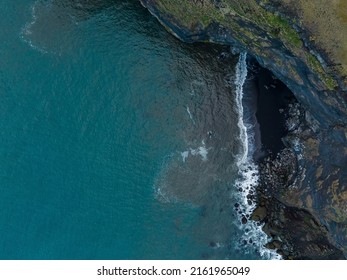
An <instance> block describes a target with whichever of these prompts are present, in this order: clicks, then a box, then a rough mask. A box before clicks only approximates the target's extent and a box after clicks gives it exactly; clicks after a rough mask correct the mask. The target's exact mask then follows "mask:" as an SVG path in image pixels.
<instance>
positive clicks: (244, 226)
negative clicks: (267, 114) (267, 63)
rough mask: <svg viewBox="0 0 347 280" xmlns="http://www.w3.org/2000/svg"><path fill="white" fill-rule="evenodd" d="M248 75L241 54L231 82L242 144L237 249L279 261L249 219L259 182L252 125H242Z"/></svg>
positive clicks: (245, 60) (255, 224) (245, 55)
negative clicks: (232, 82)
mask: <svg viewBox="0 0 347 280" xmlns="http://www.w3.org/2000/svg"><path fill="white" fill-rule="evenodd" d="M247 75H248V70H247V53H246V52H243V53H241V54H240V56H239V61H238V63H237V64H236V74H235V80H234V85H235V93H236V106H237V110H238V114H239V118H238V127H239V129H240V136H239V137H240V142H241V152H240V153H239V155H238V159H237V166H238V170H239V174H238V175H239V178H238V179H237V180H236V183H235V186H236V189H237V200H238V201H239V206H238V207H239V209H238V210H239V211H238V226H239V228H240V229H241V230H242V232H243V236H242V240H240V244H238V245H237V246H244V247H242V249H243V250H244V249H246V250H247V249H248V250H247V251H254V250H255V249H256V250H257V251H258V252H259V254H260V255H261V257H262V258H264V259H281V256H280V255H279V254H277V253H276V251H275V250H271V249H267V248H266V247H265V245H266V243H268V242H269V241H270V240H271V239H270V238H269V237H268V236H267V235H266V233H265V232H263V230H262V226H263V225H262V224H259V223H257V222H255V221H253V220H251V219H250V216H251V215H252V213H253V211H254V209H255V207H256V205H255V201H254V198H253V199H252V197H254V196H255V194H256V187H257V186H258V183H259V169H258V166H257V164H256V163H255V162H254V160H253V153H252V150H253V148H252V147H251V145H254V139H253V138H254V131H253V127H254V125H252V124H248V123H246V122H245V114H244V107H243V102H242V101H243V96H244V91H243V89H244V85H245V83H246V80H247ZM240 249H241V248H240Z"/></svg>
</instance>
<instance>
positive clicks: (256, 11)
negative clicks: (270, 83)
mask: <svg viewBox="0 0 347 280" xmlns="http://www.w3.org/2000/svg"><path fill="white" fill-rule="evenodd" d="M141 2H142V4H143V5H144V6H145V7H147V8H148V9H149V11H150V12H151V13H152V14H153V15H155V16H156V17H157V18H158V19H159V21H160V22H161V23H162V24H163V25H164V26H165V27H166V28H167V29H168V30H169V31H170V32H172V33H173V34H174V35H176V36H177V37H179V38H180V39H182V40H184V41H187V42H195V41H203V42H215V43H219V44H227V45H231V46H232V47H233V48H235V49H237V50H238V51H247V52H248V53H249V54H251V55H252V56H254V57H255V58H256V59H257V60H258V62H259V63H260V64H261V65H262V66H264V67H265V68H268V69H270V70H271V71H272V72H273V73H275V74H276V76H277V77H278V78H280V79H281V80H282V81H283V82H284V83H285V84H286V85H287V86H288V87H289V88H290V89H291V91H292V92H293V93H294V94H295V96H296V98H297V100H298V101H299V102H300V104H301V105H302V107H303V108H304V111H305V113H304V115H303V117H302V121H301V124H300V125H299V126H298V127H297V128H296V129H295V130H293V131H290V133H289V134H288V136H287V137H286V140H285V141H286V145H287V147H288V148H290V149H291V150H292V152H293V153H294V154H296V155H298V154H300V155H302V157H298V156H297V161H298V162H297V166H296V168H295V172H296V175H297V176H296V179H295V182H291V183H290V184H288V183H284V184H282V185H281V187H279V188H278V189H280V191H278V190H276V191H274V192H273V193H272V194H271V196H272V198H273V199H276V201H278V202H279V203H280V204H281V205H283V206H284V207H290V209H298V211H299V210H300V211H304V212H305V213H308V214H307V215H311V216H312V219H313V220H314V224H318V225H319V228H320V230H321V231H322V232H324V235H325V236H326V238H327V240H329V242H330V243H331V244H332V245H333V246H335V247H337V248H339V249H341V250H343V251H344V254H345V256H346V255H347V174H346V172H347V171H346V169H347V168H346V167H347V148H346V143H347V140H346V139H347V129H346V124H347V106H346V103H347V2H346V1H344V0H333V1H329V4H327V2H326V1H325V0H314V1H313V0H312V1H307V0H243V1H240V0H181V1H172V0H141ZM292 171H293V170H292ZM300 213H301V212H300ZM300 215H301V214H300ZM305 215H306V214H305ZM288 216H290V215H288ZM292 216H293V215H292ZM294 216H295V215H294ZM305 217H306V216H305ZM305 219H306V220H305ZM305 219H303V221H304V222H307V217H306V218H305ZM306 224H307V223H306ZM307 228H308V227H307ZM287 232H288V230H287ZM304 235H305V225H303V233H302V236H304ZM311 235H312V234H311ZM302 236H301V238H306V239H308V240H309V237H307V236H306V237H302ZM289 239H290V238H289ZM299 257H300V256H299ZM301 257H304V256H301ZM323 257H324V256H323V255H322V258H323Z"/></svg>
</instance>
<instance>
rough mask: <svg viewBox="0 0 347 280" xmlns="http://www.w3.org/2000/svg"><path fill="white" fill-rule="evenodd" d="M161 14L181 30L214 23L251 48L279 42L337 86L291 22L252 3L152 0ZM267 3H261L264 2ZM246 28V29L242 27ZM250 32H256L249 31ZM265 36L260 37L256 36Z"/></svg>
mask: <svg viewBox="0 0 347 280" xmlns="http://www.w3.org/2000/svg"><path fill="white" fill-rule="evenodd" d="M155 2H156V4H157V6H158V8H159V10H160V12H161V13H163V14H166V15H168V16H169V17H173V18H174V19H175V21H176V22H177V24H178V25H180V26H181V27H185V28H188V29H190V30H194V29H196V28H207V27H208V26H209V25H210V24H211V23H213V22H216V23H218V24H220V25H221V26H224V27H226V28H228V29H230V30H233V31H234V33H236V34H237V35H235V37H236V39H237V40H239V41H240V42H241V43H242V44H244V45H247V46H249V47H250V48H251V49H258V48H260V47H261V45H262V43H264V42H265V41H267V40H268V41H269V45H271V43H270V41H271V40H274V39H276V40H279V41H281V42H282V43H283V44H284V45H285V47H286V48H287V49H288V50H289V51H291V52H292V53H293V54H294V55H295V56H298V57H302V59H303V60H304V61H306V63H307V65H308V66H309V67H310V68H311V69H312V71H313V72H315V73H317V74H318V75H319V77H320V79H321V80H322V81H323V83H324V84H325V86H326V88H327V89H329V90H334V89H335V88H336V87H337V82H336V81H335V79H334V78H333V77H332V76H331V75H329V74H328V73H327V72H326V71H325V69H324V67H323V66H322V65H321V63H320V62H319V60H318V59H317V58H316V57H315V56H313V55H312V54H311V53H310V52H309V51H308V50H307V49H306V48H304V47H303V46H304V45H303V42H302V40H301V38H300V34H299V33H298V32H297V31H296V30H295V29H294V28H293V26H292V24H291V22H288V20H287V19H286V18H283V17H282V16H281V15H279V14H275V13H271V12H269V11H268V10H266V9H265V8H264V7H263V5H259V3H258V1H256V0H243V1H240V0H220V1H211V0H181V1H172V0H155ZM267 2H268V1H262V3H263V4H264V3H267ZM246 26H247V27H246ZM252 26H253V27H254V30H257V32H253V31H254V30H252ZM259 30H262V31H263V34H267V35H268V36H269V38H264V36H262V35H261V34H260V33H259Z"/></svg>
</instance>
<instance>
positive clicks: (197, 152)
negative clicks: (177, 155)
mask: <svg viewBox="0 0 347 280" xmlns="http://www.w3.org/2000/svg"><path fill="white" fill-rule="evenodd" d="M209 149H210V148H206V144H205V141H204V140H202V141H201V146H200V147H197V148H196V149H193V148H189V150H187V151H184V152H181V156H182V161H183V162H185V161H186V159H187V158H188V157H189V156H190V155H191V156H200V157H201V159H202V160H203V161H207V155H208V150H209Z"/></svg>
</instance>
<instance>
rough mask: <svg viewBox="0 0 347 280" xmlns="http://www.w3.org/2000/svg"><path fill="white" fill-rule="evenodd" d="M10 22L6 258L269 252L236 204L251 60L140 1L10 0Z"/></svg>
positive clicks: (1, 51) (2, 189)
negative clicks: (242, 89) (240, 84)
mask: <svg viewBox="0 0 347 280" xmlns="http://www.w3.org/2000/svg"><path fill="white" fill-rule="evenodd" d="M0 26H1V28H0V42H1V43H0V193H1V194H0V205H1V211H0V233H1V234H0V258H1V259H216V258H217V259H224V258H231V259H248V258H251V259H254V258H256V259H258V258H262V256H261V255H260V253H259V248H258V247H257V246H253V247H252V246H250V245H249V246H246V247H244V246H243V244H244V243H245V240H244V236H245V228H244V227H240V221H239V217H238V216H237V213H235V209H234V204H235V203H239V201H238V200H239V199H240V197H239V196H238V195H237V192H238V190H237V188H235V182H236V180H237V179H238V177H239V169H238V168H239V167H238V165H237V161H238V159H239V155H240V151H241V149H242V141H241V140H240V126H239V125H238V120H239V110H238V107H237V102H236V101H235V100H236V97H235V96H236V95H235V94H234V92H235V89H234V88H235V86H234V80H235V66H236V64H237V62H238V57H235V56H232V55H231V54H230V53H229V50H228V49H227V48H221V47H215V46H206V45H187V44H184V43H181V42H179V41H178V40H177V39H175V38H174V37H173V36H171V35H170V34H168V33H167V32H166V31H165V29H164V28H162V26H160V25H159V23H157V21H156V20H155V19H154V18H153V17H152V16H151V15H150V14H149V13H148V12H147V11H146V10H145V9H144V8H143V7H142V6H140V4H139V3H138V1H136V0H133V1H116V0H114V1H110V0H104V1H101V0H98V1H72V0H70V1H69V0H59V1H58V0H47V1H33V0H1V1H0ZM255 241H256V240H253V243H255Z"/></svg>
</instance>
